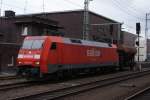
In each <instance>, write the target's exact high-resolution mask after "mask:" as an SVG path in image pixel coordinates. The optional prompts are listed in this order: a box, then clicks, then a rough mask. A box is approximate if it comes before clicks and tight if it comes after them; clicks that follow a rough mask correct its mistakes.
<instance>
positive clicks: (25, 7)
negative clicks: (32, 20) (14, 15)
mask: <svg viewBox="0 0 150 100" xmlns="http://www.w3.org/2000/svg"><path fill="white" fill-rule="evenodd" d="M27 5H28V0H25V6H24V14H25V13H26V11H27Z"/></svg>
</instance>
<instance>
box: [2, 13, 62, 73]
mask: <svg viewBox="0 0 150 100" xmlns="http://www.w3.org/2000/svg"><path fill="white" fill-rule="evenodd" d="M58 28H60V27H58V22H57V21H53V20H50V19H46V18H40V17H36V16H15V12H13V11H6V12H5V16H4V17H1V18H0V71H1V70H3V71H7V70H8V69H12V68H14V65H15V64H16V57H17V53H18V50H19V48H20V46H21V44H22V41H23V39H24V37H25V36H27V35H31V36H32V35H33V36H34V35H47V34H48V33H49V32H50V33H51V35H54V34H56V33H57V30H58Z"/></svg>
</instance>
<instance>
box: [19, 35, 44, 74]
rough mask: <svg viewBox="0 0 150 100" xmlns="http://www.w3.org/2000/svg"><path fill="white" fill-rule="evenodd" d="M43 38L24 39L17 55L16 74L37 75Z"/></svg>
mask: <svg viewBox="0 0 150 100" xmlns="http://www.w3.org/2000/svg"><path fill="white" fill-rule="evenodd" d="M44 42H45V38H44V37H26V38H25V39H24V42H23V45H22V47H21V48H20V51H19V54H18V59H17V63H18V74H21V75H31V74H32V75H36V76H37V75H38V74H39V71H40V64H41V55H42V49H43V45H44Z"/></svg>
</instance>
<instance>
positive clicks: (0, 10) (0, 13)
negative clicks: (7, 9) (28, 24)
mask: <svg viewBox="0 0 150 100" xmlns="http://www.w3.org/2000/svg"><path fill="white" fill-rule="evenodd" d="M2 4H3V0H1V2H0V16H2Z"/></svg>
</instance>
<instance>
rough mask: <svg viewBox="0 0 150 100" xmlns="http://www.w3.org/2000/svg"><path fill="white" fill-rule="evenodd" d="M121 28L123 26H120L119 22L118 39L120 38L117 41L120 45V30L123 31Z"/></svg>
mask: <svg viewBox="0 0 150 100" xmlns="http://www.w3.org/2000/svg"><path fill="white" fill-rule="evenodd" d="M120 29H121V28H120V24H118V39H117V40H118V41H117V44H118V45H119V43H120V33H121V32H120V31H121V30H120Z"/></svg>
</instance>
